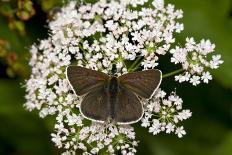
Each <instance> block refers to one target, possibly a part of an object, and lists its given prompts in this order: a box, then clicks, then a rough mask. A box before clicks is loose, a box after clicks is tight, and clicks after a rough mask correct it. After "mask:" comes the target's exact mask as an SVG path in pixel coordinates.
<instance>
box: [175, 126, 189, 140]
mask: <svg viewBox="0 0 232 155" xmlns="http://www.w3.org/2000/svg"><path fill="white" fill-rule="evenodd" d="M175 134H177V135H178V137H179V138H182V137H183V135H186V132H185V130H184V127H183V126H181V127H178V128H176V132H175Z"/></svg>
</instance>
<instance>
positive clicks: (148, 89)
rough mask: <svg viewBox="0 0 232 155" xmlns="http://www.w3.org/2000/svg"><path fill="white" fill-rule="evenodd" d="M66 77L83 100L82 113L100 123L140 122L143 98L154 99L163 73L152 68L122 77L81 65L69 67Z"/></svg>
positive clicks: (142, 111)
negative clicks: (111, 121)
mask: <svg viewBox="0 0 232 155" xmlns="http://www.w3.org/2000/svg"><path fill="white" fill-rule="evenodd" d="M66 78H67V79H68V81H69V84H70V86H71V87H72V89H73V91H74V92H75V94H76V95H77V96H80V97H81V98H82V101H81V104H80V107H79V109H80V113H81V114H82V115H83V116H84V117H85V118H87V119H89V120H92V121H96V122H101V123H103V122H107V121H109V120H113V121H114V122H116V123H117V124H132V123H136V122H138V121H139V120H140V119H141V118H142V116H143V113H144V110H143V105H142V103H141V102H140V101H141V99H150V98H151V97H152V95H153V94H154V93H155V91H156V90H157V89H158V87H159V86H160V83H161V80H162V72H161V71H160V70H158V69H150V70H144V71H137V72H132V73H127V74H124V75H121V76H119V77H116V76H109V75H107V74H105V73H103V72H100V71H95V70H91V69H87V68H84V67H80V66H68V67H67V68H66Z"/></svg>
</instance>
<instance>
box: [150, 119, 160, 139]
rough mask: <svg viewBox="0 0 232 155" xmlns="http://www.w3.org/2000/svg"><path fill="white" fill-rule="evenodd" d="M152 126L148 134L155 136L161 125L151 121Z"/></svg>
mask: <svg viewBox="0 0 232 155" xmlns="http://www.w3.org/2000/svg"><path fill="white" fill-rule="evenodd" d="M152 122H153V123H152V126H151V127H150V128H149V132H151V133H152V134H153V135H157V134H158V133H159V132H160V131H161V130H160V128H161V124H160V122H159V120H157V119H153V121H152Z"/></svg>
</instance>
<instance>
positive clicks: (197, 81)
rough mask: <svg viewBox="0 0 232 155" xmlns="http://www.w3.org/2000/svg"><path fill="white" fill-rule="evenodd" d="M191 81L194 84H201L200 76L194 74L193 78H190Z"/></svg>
mask: <svg viewBox="0 0 232 155" xmlns="http://www.w3.org/2000/svg"><path fill="white" fill-rule="evenodd" d="M190 83H192V84H193V85H194V86H196V85H198V84H200V77H199V76H196V75H194V76H193V77H192V78H190Z"/></svg>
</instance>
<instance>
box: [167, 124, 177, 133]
mask: <svg viewBox="0 0 232 155" xmlns="http://www.w3.org/2000/svg"><path fill="white" fill-rule="evenodd" d="M174 130H175V125H174V124H172V123H168V124H167V125H166V133H171V132H174Z"/></svg>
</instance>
